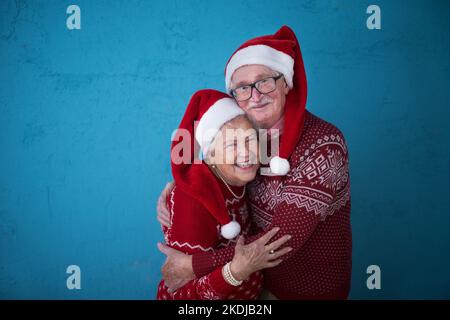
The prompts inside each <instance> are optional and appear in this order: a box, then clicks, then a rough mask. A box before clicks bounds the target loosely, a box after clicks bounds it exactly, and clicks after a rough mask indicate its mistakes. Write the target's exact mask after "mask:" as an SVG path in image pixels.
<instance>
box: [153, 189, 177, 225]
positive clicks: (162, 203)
mask: <svg viewBox="0 0 450 320" xmlns="http://www.w3.org/2000/svg"><path fill="white" fill-rule="evenodd" d="M173 186H174V183H173V182H169V183H167V184H166V186H165V188H164V189H163V191H162V192H161V194H160V195H159V198H158V202H157V205H156V212H157V219H158V221H159V223H160V224H161V226H165V227H167V228H170V212H169V209H168V208H167V204H166V199H167V196H168V195H169V193H170V192H172V189H173Z"/></svg>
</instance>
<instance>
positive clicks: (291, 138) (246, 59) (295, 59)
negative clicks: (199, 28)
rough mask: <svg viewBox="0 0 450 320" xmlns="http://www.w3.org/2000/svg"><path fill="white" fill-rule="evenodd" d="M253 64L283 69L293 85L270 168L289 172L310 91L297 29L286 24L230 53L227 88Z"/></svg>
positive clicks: (278, 173)
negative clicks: (235, 76) (277, 147)
mask: <svg viewBox="0 0 450 320" xmlns="http://www.w3.org/2000/svg"><path fill="white" fill-rule="evenodd" d="M253 64H260V65H264V66H267V67H269V68H270V69H272V70H275V71H278V72H280V73H282V74H283V75H284V79H285V80H286V83H287V85H288V86H289V88H290V89H291V90H289V93H288V94H287V97H286V103H285V109H284V127H283V134H282V136H281V138H280V152H279V155H278V156H276V157H273V158H272V159H271V160H270V169H271V171H272V172H273V173H274V174H276V175H286V174H287V173H288V172H289V169H290V168H289V162H288V160H287V159H288V158H289V157H290V156H291V154H292V152H293V151H294V149H295V147H296V145H297V143H298V141H299V139H300V135H301V132H302V129H303V123H304V114H305V106H306V95H307V86H306V74H305V68H304V65H303V58H302V54H301V51H300V45H299V43H298V41H297V37H296V36H295V33H294V31H292V29H290V28H289V27H287V26H283V27H281V29H280V30H278V31H277V32H276V33H275V34H273V35H267V36H261V37H257V38H254V39H251V40H248V41H246V42H245V43H244V44H243V45H241V46H240V47H239V48H238V49H237V50H236V51H235V52H234V53H233V55H232V56H231V57H230V59H229V60H228V63H227V66H226V69H225V85H226V89H227V92H230V89H231V88H230V85H231V77H232V76H233V73H234V72H235V71H236V70H237V69H238V68H240V67H242V66H245V65H253Z"/></svg>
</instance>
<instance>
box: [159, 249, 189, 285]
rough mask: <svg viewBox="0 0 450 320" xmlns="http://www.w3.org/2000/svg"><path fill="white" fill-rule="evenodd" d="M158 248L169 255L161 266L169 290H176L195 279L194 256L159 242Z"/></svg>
mask: <svg viewBox="0 0 450 320" xmlns="http://www.w3.org/2000/svg"><path fill="white" fill-rule="evenodd" d="M158 249H159V251H161V252H162V253H164V254H165V255H166V256H167V259H166V262H165V263H164V265H163V267H162V268H161V273H162V278H163V279H164V282H165V284H166V286H167V287H168V288H169V290H168V291H169V292H174V291H176V290H178V289H179V288H181V287H182V286H184V285H185V284H186V283H188V282H189V281H191V280H194V279H195V274H194V270H193V269H192V256H191V255H188V254H184V253H183V252H181V251H178V250H175V249H173V248H170V247H168V246H166V245H164V244H162V243H158Z"/></svg>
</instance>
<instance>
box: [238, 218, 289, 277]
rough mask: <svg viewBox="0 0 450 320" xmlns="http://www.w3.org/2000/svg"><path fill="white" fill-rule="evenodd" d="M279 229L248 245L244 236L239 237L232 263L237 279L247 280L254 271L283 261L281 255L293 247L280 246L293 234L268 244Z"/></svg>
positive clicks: (271, 266)
mask: <svg viewBox="0 0 450 320" xmlns="http://www.w3.org/2000/svg"><path fill="white" fill-rule="evenodd" d="M279 230H280V228H278V227H276V228H273V229H271V230H270V231H268V232H267V233H266V234H265V235H263V236H261V237H260V238H259V239H257V240H255V241H253V242H251V243H249V244H247V245H245V244H244V237H243V236H240V237H239V239H238V241H237V243H236V248H235V249H234V257H233V260H232V261H231V265H230V268H231V273H232V274H233V276H234V277H235V278H236V279H237V280H245V279H247V278H248V277H249V276H250V275H251V274H252V273H253V272H256V271H259V270H262V269H266V268H273V267H276V266H277V265H279V264H280V263H281V262H282V260H281V259H280V257H281V256H283V255H285V254H286V253H288V252H289V251H291V250H292V248H291V247H285V248H281V249H279V248H280V247H281V246H283V245H284V244H285V243H286V242H287V241H289V239H291V236H290V235H284V236H282V237H281V238H280V239H278V240H275V241H273V242H272V243H270V244H267V243H268V242H269V241H270V239H272V238H273V236H275V234H276V233H277V232H278V231H279Z"/></svg>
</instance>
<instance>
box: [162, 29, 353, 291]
mask: <svg viewBox="0 0 450 320" xmlns="http://www.w3.org/2000/svg"><path fill="white" fill-rule="evenodd" d="M225 82H226V88H227V91H228V92H229V93H230V94H231V95H232V96H233V97H234V98H235V100H236V101H237V103H238V104H239V106H240V107H241V108H242V109H243V110H244V111H245V112H246V113H247V115H248V117H249V118H250V120H251V121H252V122H253V124H254V125H255V126H256V127H257V128H261V129H268V130H269V132H270V133H271V135H269V137H279V139H280V148H279V153H278V154H277V155H275V156H273V157H272V158H271V159H270V162H269V166H265V167H264V166H263V167H262V168H261V171H260V174H259V175H257V177H256V179H255V180H254V181H253V182H252V183H251V185H250V188H249V199H250V207H251V211H252V219H253V223H254V226H255V235H254V236H252V237H250V238H248V239H247V242H251V241H254V240H255V239H258V238H259V237H260V236H261V235H262V234H264V233H265V232H266V231H267V230H269V229H271V228H273V227H279V228H280V231H279V232H278V234H277V236H276V237H275V238H274V239H277V238H280V237H282V236H283V235H286V234H290V235H292V239H291V240H290V242H289V246H290V247H292V250H291V251H290V252H289V253H287V254H285V255H284V256H283V257H282V259H283V262H282V263H280V264H279V265H278V266H276V267H274V268H270V269H265V270H264V278H265V288H266V289H267V291H266V293H265V295H264V298H278V299H346V298H347V297H348V293H349V290H350V277H351V249H352V239H351V227H350V181H349V172H348V151H347V146H346V143H345V140H344V137H343V135H342V133H341V132H340V131H339V129H337V128H336V127H335V126H333V125H332V124H330V123H328V122H326V121H324V120H322V119H320V118H318V117H316V116H315V115H313V114H312V113H310V112H309V111H307V110H306V109H305V105H306V93H307V86H306V74H305V70H304V66H303V59H302V56H301V52H300V47H299V44H298V41H297V38H296V36H295V34H294V32H293V31H292V30H291V29H290V28H288V27H286V26H283V27H282V28H281V29H280V30H279V31H278V32H277V33H275V34H274V35H269V36H262V37H258V38H255V39H252V40H249V41H247V42H245V43H244V44H243V45H242V46H241V47H239V48H238V49H237V50H236V51H235V53H234V54H233V55H232V56H231V58H230V60H229V61H228V63H227V66H226V74H225ZM277 131H278V134H279V135H280V136H278V134H273V133H274V132H277ZM268 142H269V143H270V139H269V141H268ZM167 189H168V188H166V190H164V191H163V193H162V195H161V197H160V201H159V205H158V218H159V221H160V222H161V223H163V224H166V225H167V224H169V221H168V220H169V219H168V218H167V217H168V212H167V209H166V207H165V203H164V201H163V199H164V195H165V194H166V193H167ZM159 248H160V250H161V251H162V252H163V253H165V254H166V255H167V256H168V260H167V261H166V265H165V266H164V268H163V276H164V277H165V278H166V280H167V283H168V284H169V286H172V289H176V287H178V286H181V285H182V284H183V283H185V282H186V281H188V280H190V279H192V278H194V277H195V276H197V277H200V276H202V275H205V274H207V273H209V272H211V271H212V270H214V269H215V268H217V267H218V266H220V265H223V264H225V263H227V262H228V261H230V260H231V259H232V258H233V254H234V248H233V247H229V248H226V249H222V250H217V251H214V252H204V253H200V254H194V255H193V256H188V255H184V254H180V253H179V252H177V251H176V250H174V249H172V248H169V247H167V246H164V245H162V244H159ZM194 274H195V275H194ZM236 277H238V278H239V275H236Z"/></svg>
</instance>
